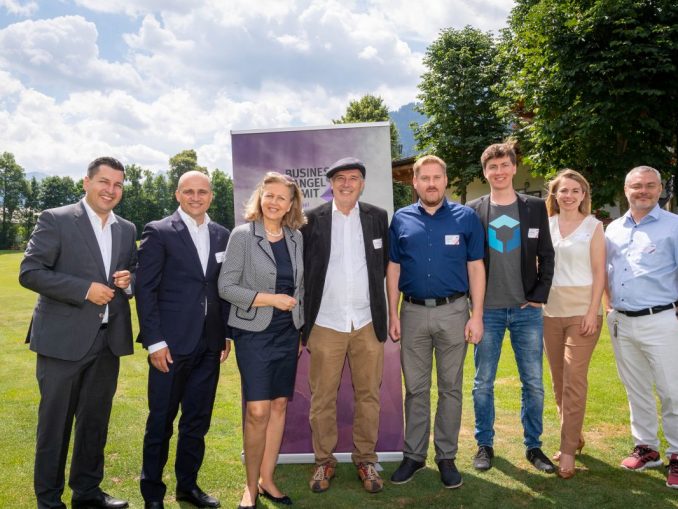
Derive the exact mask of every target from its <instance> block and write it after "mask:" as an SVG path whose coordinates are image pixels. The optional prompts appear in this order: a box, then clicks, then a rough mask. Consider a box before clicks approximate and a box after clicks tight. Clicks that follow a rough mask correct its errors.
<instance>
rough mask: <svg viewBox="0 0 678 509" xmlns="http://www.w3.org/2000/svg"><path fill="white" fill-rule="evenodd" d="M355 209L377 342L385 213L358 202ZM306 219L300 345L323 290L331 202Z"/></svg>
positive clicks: (381, 326)
mask: <svg viewBox="0 0 678 509" xmlns="http://www.w3.org/2000/svg"><path fill="white" fill-rule="evenodd" d="M358 209H359V210H360V224H361V226H362V229H363V241H364V244H365V259H366V261H367V277H368V280H369V281H368V286H369V290H370V311H371V313H372V325H373V327H374V333H375V334H376V336H377V339H379V341H382V342H383V341H386V337H387V326H386V296H385V294H384V277H385V276H386V266H387V265H388V214H387V213H386V211H385V210H384V209H381V208H379V207H376V206H374V205H370V204H369V203H363V202H358ZM306 217H307V218H308V224H305V225H304V226H302V227H301V233H302V235H303V236H304V246H306V248H305V249H304V277H305V279H304V285H305V288H306V307H305V310H306V311H305V314H306V323H305V324H304V330H303V336H302V337H303V341H304V343H306V341H307V340H308V336H309V335H310V334H311V329H312V328H313V325H315V319H316V318H317V317H318V311H320V301H321V300H322V296H323V289H324V288H325V275H326V274H327V266H328V264H329V262H330V249H331V247H332V202H328V203H324V204H323V205H320V206H319V207H316V208H314V209H312V210H310V211H308V212H306ZM376 239H381V247H380V248H377V247H376V245H375V243H374V241H375V240H376ZM377 244H378V243H377Z"/></svg>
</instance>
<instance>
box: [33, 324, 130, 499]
mask: <svg viewBox="0 0 678 509" xmlns="http://www.w3.org/2000/svg"><path fill="white" fill-rule="evenodd" d="M119 370H120V359H119V358H118V357H116V356H115V355H113V353H111V351H110V350H109V348H108V344H107V341H106V330H105V329H101V330H100V331H99V333H98V334H97V337H96V340H95V342H94V344H93V345H92V348H91V350H90V351H89V352H88V353H87V355H85V357H84V358H83V359H81V360H79V361H65V360H61V359H54V358H52V357H46V356H44V355H40V354H38V359H37V365H36V377H37V379H38V387H39V389H40V406H39V409H38V431H37V441H36V449H35V469H34V487H35V496H36V498H37V502H38V508H39V509H43V508H44V509H47V508H55V507H58V508H62V507H65V506H64V505H63V503H62V502H61V495H62V494H63V491H64V475H65V474H64V471H65V467H66V457H67V456H68V445H69V442H70V438H71V430H72V429H73V421H74V420H75V438H74V443H73V455H72V458H71V470H70V476H69V479H68V485H69V486H70V487H71V489H72V490H73V496H74V497H79V498H89V497H90V496H95V495H96V494H97V493H98V492H99V491H100V488H99V484H100V483H101V480H102V479H103V476H104V448H105V447H106V438H107V436H108V421H109V419H110V416H111V406H112V403H113V396H114V395H115V390H116V388H117V383H118V372H119Z"/></svg>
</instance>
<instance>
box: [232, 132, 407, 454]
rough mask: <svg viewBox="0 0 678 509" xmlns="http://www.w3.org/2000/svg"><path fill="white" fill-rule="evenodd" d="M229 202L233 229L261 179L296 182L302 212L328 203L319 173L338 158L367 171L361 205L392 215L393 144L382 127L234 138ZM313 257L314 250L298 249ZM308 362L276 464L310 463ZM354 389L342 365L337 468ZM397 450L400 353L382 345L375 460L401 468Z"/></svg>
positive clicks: (346, 441)
mask: <svg viewBox="0 0 678 509" xmlns="http://www.w3.org/2000/svg"><path fill="white" fill-rule="evenodd" d="M231 139H232V149H233V185H234V190H233V196H234V203H235V217H236V224H241V223H242V222H243V221H244V220H243V218H242V212H243V207H244V204H245V202H246V201H247V200H248V198H249V196H250V194H251V193H252V190H253V189H254V188H255V186H256V185H257V183H258V182H259V180H260V179H261V178H262V177H263V175H264V173H266V172H267V171H277V172H279V173H283V174H286V175H289V176H290V177H292V178H294V179H295V180H296V181H297V183H298V184H299V187H300V188H301V191H302V193H303V195H304V209H311V208H314V207H317V206H318V205H321V204H323V203H325V202H327V201H331V200H332V191H331V189H330V186H329V181H328V180H327V178H326V177H325V172H326V171H327V169H328V168H329V166H330V165H331V164H332V163H333V162H335V161H337V160H339V159H342V158H344V157H357V158H358V159H360V160H361V161H363V162H364V163H365V168H366V178H365V190H364V191H363V194H362V196H361V197H360V201H364V202H367V203H371V204H373V205H377V206H379V207H382V208H384V209H386V210H387V211H388V215H389V220H390V217H391V216H392V215H393V186H392V179H391V141H390V128H389V123H388V122H373V123H364V124H336V125H331V126H319V127H294V128H280V129H267V130H260V129H257V130H247V131H232V132H231ZM304 248H305V249H311V250H312V249H313V246H304ZM309 360H310V359H309V354H308V352H307V351H306V350H304V352H303V353H302V355H301V357H300V359H299V366H298V369H297V378H296V383H295V388H294V397H293V398H292V400H290V402H289V404H288V407H287V422H286V425H285V434H284V436H283V442H282V447H281V450H280V458H279V461H280V462H281V463H313V462H314V456H313V446H312V442H311V427H310V425H309V422H308V412H309V408H310V402H311V394H310V389H309V385H308V368H309ZM352 423H353V387H352V385H351V373H350V367H349V365H348V361H346V362H345V363H344V371H343V374H342V379H341V386H340V387H339V393H338V395H337V429H338V442H337V449H336V452H335V456H336V457H337V460H338V461H346V462H349V461H351V451H353V438H352ZM402 449H403V404H402V382H401V377H400V348H399V346H398V345H397V344H395V343H393V342H391V340H387V341H386V344H385V351H384V374H383V378H382V384H381V414H380V419H379V440H378V442H377V454H378V457H379V461H399V460H400V459H402Z"/></svg>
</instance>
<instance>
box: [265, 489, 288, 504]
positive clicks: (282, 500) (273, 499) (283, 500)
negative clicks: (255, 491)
mask: <svg viewBox="0 0 678 509" xmlns="http://www.w3.org/2000/svg"><path fill="white" fill-rule="evenodd" d="M259 495H261V496H262V497H264V498H267V499H269V500H270V501H271V502H275V503H276V504H282V505H292V499H291V498H290V497H288V496H287V495H283V496H282V497H274V496H273V495H271V494H270V493H269V492H268V491H266V490H265V489H264V488H263V487H262V486H261V485H259Z"/></svg>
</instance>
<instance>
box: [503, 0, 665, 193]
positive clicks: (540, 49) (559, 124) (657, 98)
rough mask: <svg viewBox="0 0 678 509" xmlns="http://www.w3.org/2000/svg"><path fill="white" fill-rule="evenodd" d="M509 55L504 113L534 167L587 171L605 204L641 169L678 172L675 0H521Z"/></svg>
mask: <svg viewBox="0 0 678 509" xmlns="http://www.w3.org/2000/svg"><path fill="white" fill-rule="evenodd" d="M501 56H502V60H503V62H504V63H505V64H506V66H507V73H506V80H505V82H504V83H503V84H502V87H501V88H502V96H503V104H504V106H503V112H504V114H505V115H506V118H507V119H508V120H509V121H511V122H512V123H513V124H514V125H515V127H516V135H517V137H518V138H519V140H520V142H521V150H522V152H523V154H524V156H525V161H526V162H528V163H529V164H530V166H531V167H532V169H533V170H534V171H536V172H538V173H540V174H542V175H549V174H551V173H553V172H555V171H556V170H558V169H560V168H564V167H571V168H575V169H577V170H580V171H582V172H583V173H584V174H585V175H586V176H587V177H588V178H589V180H590V181H591V183H592V187H593V199H594V202H595V203H597V204H598V205H600V204H603V203H612V202H613V201H614V198H615V196H616V195H619V194H620V193H621V190H622V187H623V178H624V174H625V173H626V172H627V171H628V170H629V169H631V168H632V167H634V166H637V165H640V164H647V165H650V166H654V167H655V168H657V169H659V170H660V171H663V172H665V173H669V172H675V171H676V166H677V162H676V153H677V148H678V142H677V138H678V85H677V83H678V4H677V3H676V2H675V1H673V0H585V1H579V2H572V1H567V2H563V1H561V0H539V1H537V0H518V1H517V5H516V7H515V9H514V10H513V12H512V14H511V16H510V18H509V29H508V30H507V31H506V32H505V34H504V40H503V43H502V44H501Z"/></svg>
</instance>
